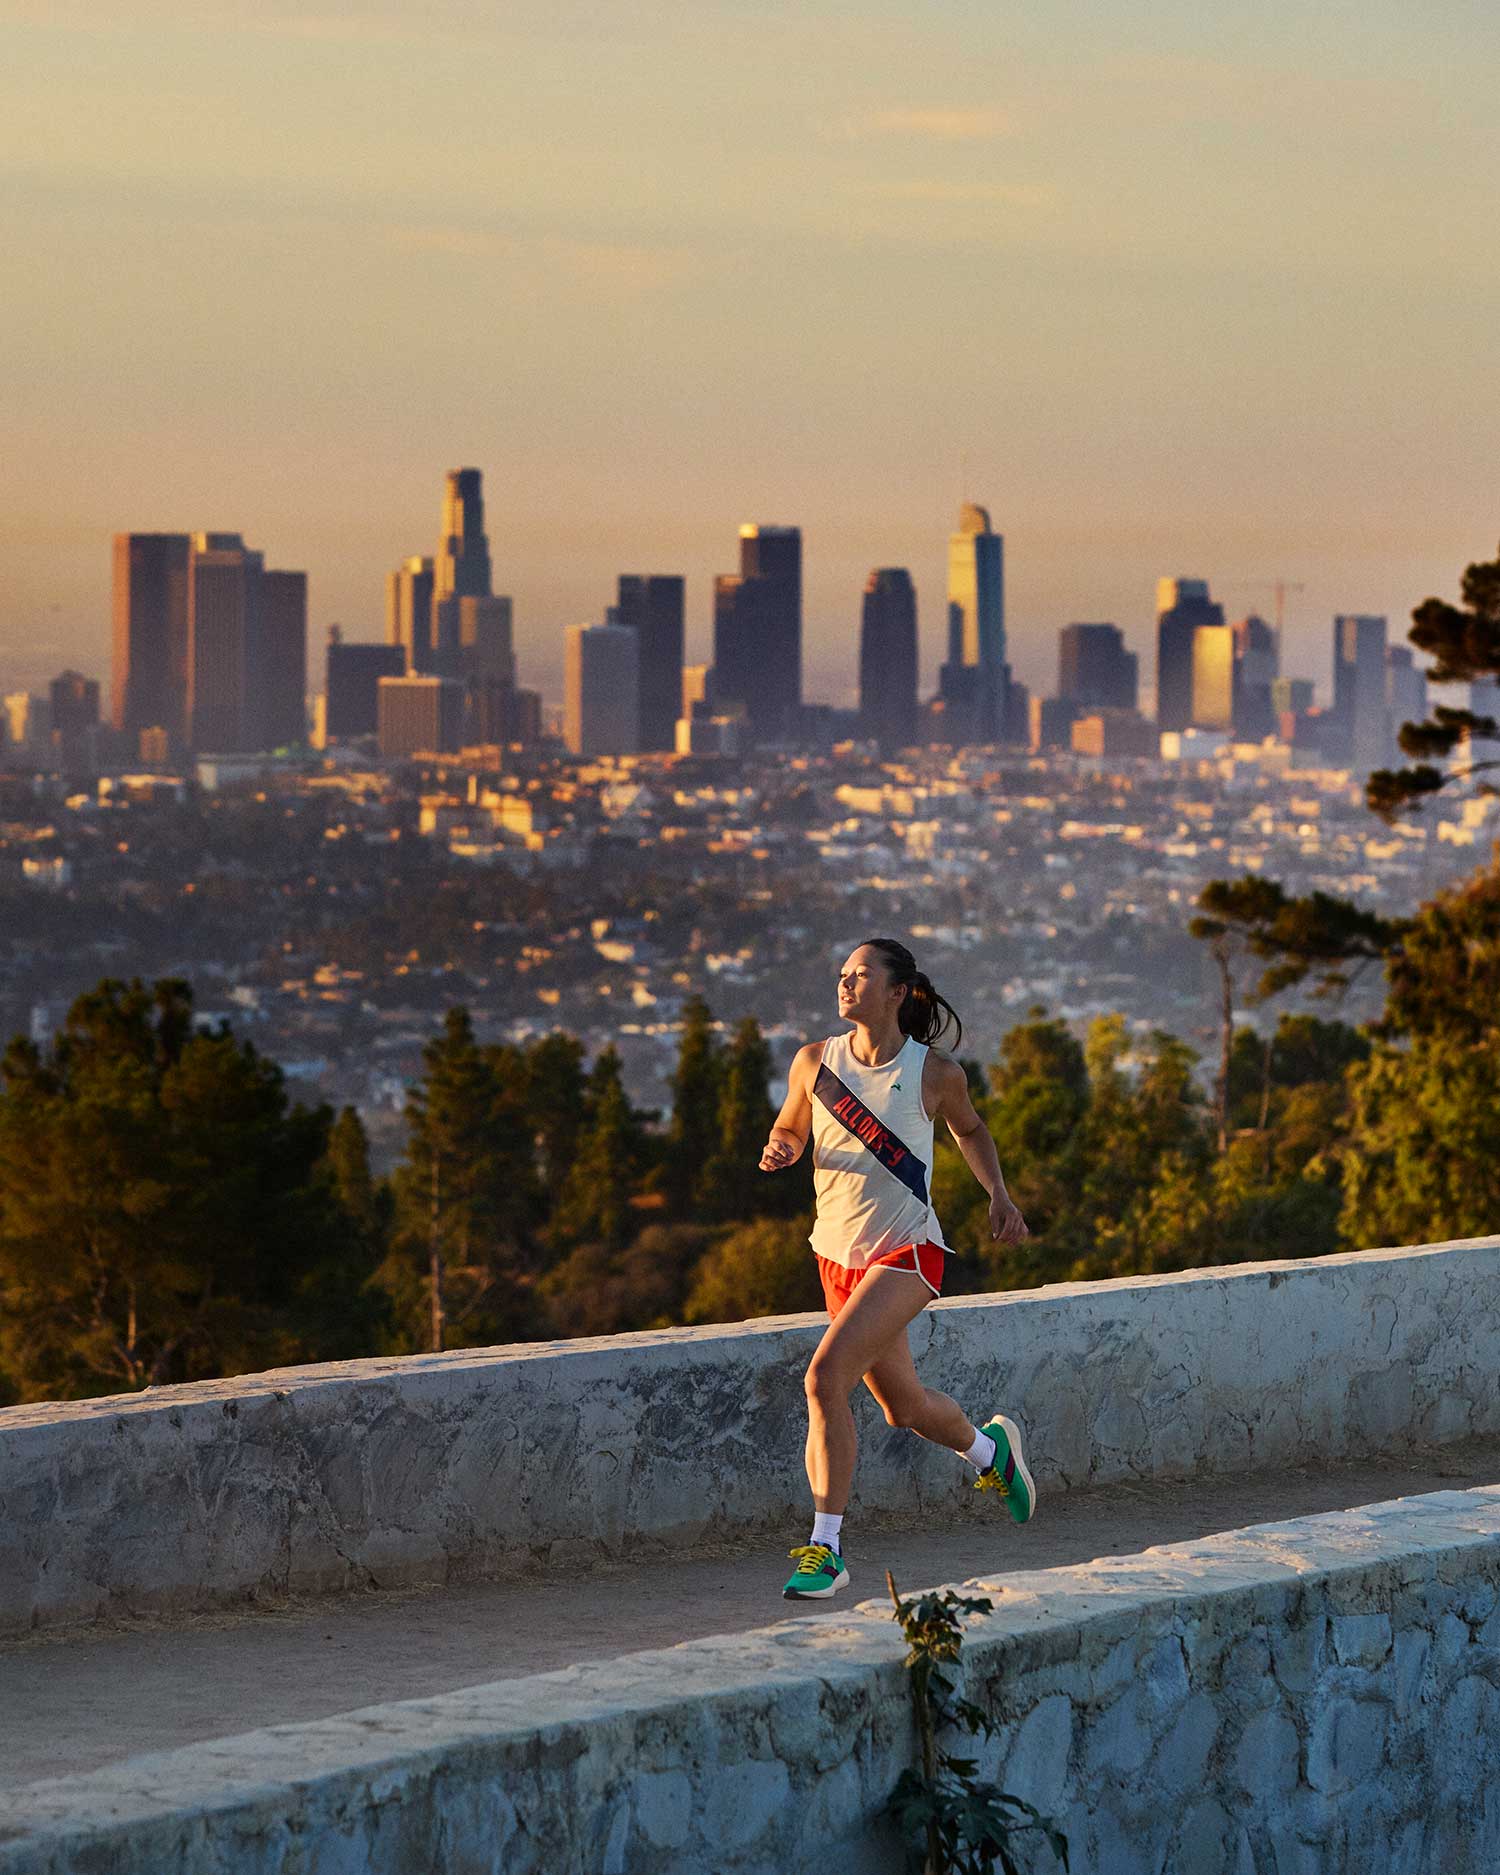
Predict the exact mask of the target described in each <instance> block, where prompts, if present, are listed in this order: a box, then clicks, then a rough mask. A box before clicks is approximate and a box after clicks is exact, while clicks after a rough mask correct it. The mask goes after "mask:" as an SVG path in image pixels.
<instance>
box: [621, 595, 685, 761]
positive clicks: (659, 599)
mask: <svg viewBox="0 0 1500 1875" xmlns="http://www.w3.org/2000/svg"><path fill="white" fill-rule="evenodd" d="M683 592H684V582H683V579H682V576H681V574H680V573H622V574H621V575H620V586H619V603H618V604H617V606H616V607H615V617H616V622H617V623H619V624H621V625H628V626H629V627H630V628H631V630H632V631H633V632H634V633H635V635H636V637H637V638H638V639H639V641H640V644H639V652H640V658H639V664H640V723H639V725H638V729H637V740H636V746H637V748H641V749H671V748H673V747H674V746H675V742H674V736H675V732H676V725H677V715H678V708H679V705H680V703H681V700H682V651H683Z"/></svg>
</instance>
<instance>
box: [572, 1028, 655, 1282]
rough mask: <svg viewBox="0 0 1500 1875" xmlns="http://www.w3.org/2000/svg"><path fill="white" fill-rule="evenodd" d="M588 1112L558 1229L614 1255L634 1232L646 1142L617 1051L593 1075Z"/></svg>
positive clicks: (602, 1057)
mask: <svg viewBox="0 0 1500 1875" xmlns="http://www.w3.org/2000/svg"><path fill="white" fill-rule="evenodd" d="M588 1114H589V1117H588V1121H587V1124H586V1126H585V1128H584V1130H583V1132H582V1133H581V1135H580V1136H579V1139H578V1142H577V1146H576V1149H575V1152H574V1157H573V1164H572V1168H571V1170H570V1171H569V1173H568V1176H567V1180H566V1182H565V1183H564V1186H563V1194H562V1199H561V1201H560V1203H559V1204H558V1207H557V1209H556V1211H555V1212H554V1213H553V1231H554V1235H555V1236H556V1237H557V1238H558V1240H559V1242H565V1243H590V1244H597V1245H600V1246H602V1247H603V1248H604V1249H605V1250H609V1251H614V1250H618V1249H620V1248H621V1247H622V1246H623V1245H624V1244H625V1242H626V1241H627V1239H628V1238H629V1237H630V1235H631V1234H632V1226H633V1223H634V1220H635V1212H634V1208H633V1206H632V1204H631V1199H632V1198H633V1197H634V1196H635V1194H636V1190H637V1186H638V1182H639V1180H640V1177H641V1173H642V1171H643V1169H644V1165H645V1160H646V1140H645V1130H644V1128H643V1126H642V1124H641V1119H640V1116H639V1114H637V1113H636V1112H635V1110H634V1108H633V1107H632V1106H631V1104H630V1099H629V1096H628V1095H627V1094H626V1092H625V1082H624V1079H623V1077H622V1074H621V1069H620V1057H619V1054H618V1053H617V1052H616V1050H614V1049H613V1048H606V1049H605V1050H604V1051H603V1052H602V1053H601V1054H600V1056H599V1058H598V1060H597V1061H596V1062H595V1063H594V1067H593V1072H592V1073H591V1074H590V1075H589V1082H588Z"/></svg>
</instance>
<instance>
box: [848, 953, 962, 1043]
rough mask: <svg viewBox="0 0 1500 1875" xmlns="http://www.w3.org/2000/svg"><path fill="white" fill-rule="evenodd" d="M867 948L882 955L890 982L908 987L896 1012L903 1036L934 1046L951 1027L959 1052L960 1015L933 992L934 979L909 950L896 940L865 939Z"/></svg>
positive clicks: (960, 1037) (939, 994)
mask: <svg viewBox="0 0 1500 1875" xmlns="http://www.w3.org/2000/svg"><path fill="white" fill-rule="evenodd" d="M865 948H866V949H868V950H872V951H879V953H880V955H881V957H882V959H883V960H884V962H885V964H886V966H887V968H888V969H889V970H890V973H891V981H892V982H893V983H902V984H905V986H906V994H905V995H904V996H903V997H902V998H901V1001H900V1003H899V1005H898V1006H897V1009H896V1021H897V1023H898V1024H899V1025H900V1029H901V1033H902V1034H903V1035H910V1036H911V1037H912V1038H913V1040H914V1041H918V1042H935V1041H936V1040H937V1039H938V1037H939V1036H940V1035H942V1034H943V1032H944V1031H945V1030H946V1029H947V1028H948V1027H949V1026H950V1024H951V1026H952V1028H953V1031H954V1034H953V1046H954V1047H955V1048H957V1047H958V1045H959V1043H960V1042H962V1040H963V1038H964V1025H963V1023H962V1022H961V1021H960V1020H959V1017H958V1011H957V1010H956V1009H955V1008H954V1007H953V1005H952V1003H950V1002H949V1001H948V999H947V997H946V996H944V995H942V994H941V993H940V992H939V991H937V990H935V989H934V988H933V986H932V979H931V977H929V976H928V975H927V973H926V972H925V971H924V970H919V969H918V968H917V960H916V958H915V957H913V956H912V954H911V952H910V951H909V950H908V949H907V948H906V946H905V945H904V944H900V943H898V942H897V941H896V939H895V938H866V939H865Z"/></svg>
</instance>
